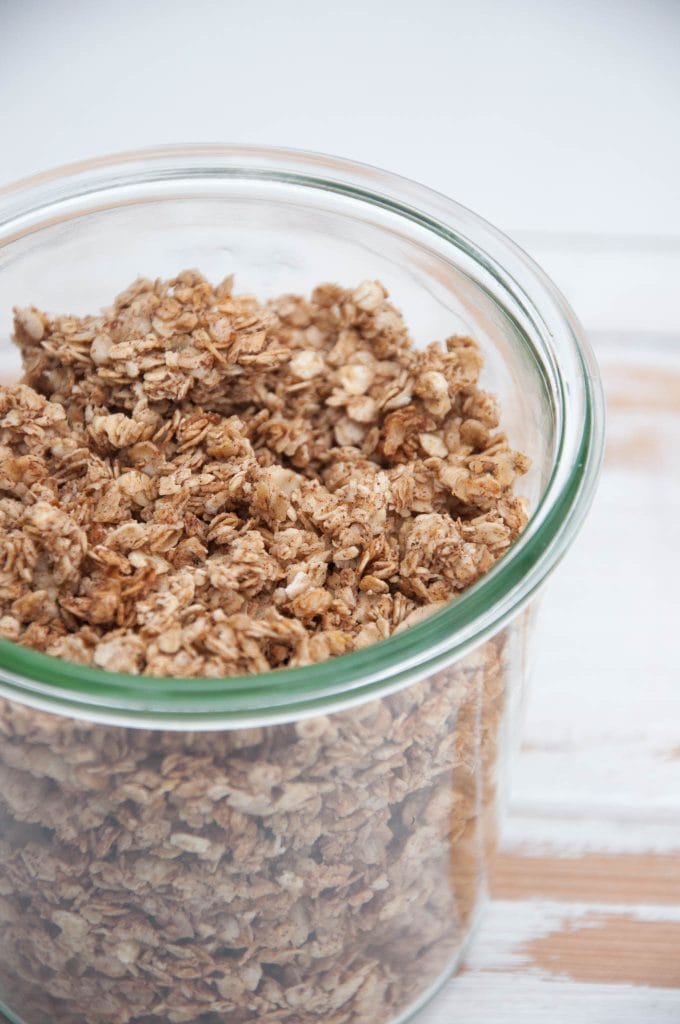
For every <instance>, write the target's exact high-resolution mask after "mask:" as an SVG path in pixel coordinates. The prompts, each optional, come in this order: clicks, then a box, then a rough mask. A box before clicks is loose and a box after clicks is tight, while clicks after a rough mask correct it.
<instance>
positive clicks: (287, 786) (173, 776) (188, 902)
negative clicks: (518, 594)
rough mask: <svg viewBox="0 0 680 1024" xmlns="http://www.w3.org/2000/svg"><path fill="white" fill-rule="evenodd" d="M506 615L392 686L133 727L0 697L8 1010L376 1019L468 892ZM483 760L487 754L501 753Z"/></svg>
mask: <svg viewBox="0 0 680 1024" xmlns="http://www.w3.org/2000/svg"><path fill="white" fill-rule="evenodd" d="M524 639H525V634H524V625H523V622H522V619H519V620H516V622H515V624H513V625H511V626H510V627H508V628H506V630H504V631H503V632H502V633H500V634H498V635H497V636H496V637H494V638H493V639H491V640H489V641H487V642H486V643H485V644H484V645H483V646H481V647H480V648H478V649H477V650H476V651H474V652H473V653H471V654H468V655H467V656H465V657H464V658H463V659H461V660H459V661H458V662H457V663H456V664H455V665H453V666H451V667H449V668H447V669H445V670H443V671H440V672H438V673H436V674H435V675H432V676H431V677H429V678H427V679H425V680H422V681H420V682H418V683H416V684H414V685H411V686H409V687H407V688H406V689H404V690H401V691H400V692H398V693H395V694H392V695H390V696H387V697H384V698H381V699H376V700H372V701H370V702H368V703H364V704H362V705H360V706H358V707H355V708H352V709H350V710H344V711H341V712H337V713H335V714H330V715H327V716H323V717H314V718H308V719H304V720H300V721H298V722H295V723H291V724H286V725H273V726H267V727H262V728H249V729H241V730H235V731H220V732H194V733H191V732H178V731H153V730H147V729H145V730H142V729H128V728H122V727H117V726H109V725H102V724H89V723H84V722H79V721H72V720H69V719H67V718H64V717H60V716H57V715H52V714H48V713H46V712H43V711H36V710H34V709H32V708H29V707H26V706H23V705H20V704H18V703H14V702H9V701H6V700H4V701H2V702H0V993H1V995H2V1001H3V1002H4V1004H5V1006H6V1008H7V1009H9V1010H10V1011H12V1013H13V1014H14V1015H16V1019H18V1020H20V1021H22V1022H24V1024H152V1022H163V1024H182V1022H186V1024H189V1022H191V1024H226V1022H227V1021H228V1022H229V1024H249V1022H251V1021H252V1022H255V1021H257V1022H260V1024H265V1022H266V1024H270V1022H271V1024H274V1022H277V1024H318V1022H323V1024H344V1022H346V1024H349V1022H350V1021H351V1022H352V1024H387V1022H392V1021H396V1020H398V1019H400V1018H401V1017H402V1016H403V1015H405V1014H406V1011H408V1010H409V1009H410V1008H412V1006H413V1005H414V1004H416V1003H417V1002H418V1001H419V999H420V998H421V997H422V995H423V994H424V993H426V992H427V991H428V990H430V989H432V987H433V985H435V984H436V982H437V980H438V979H441V978H443V976H444V975H445V973H446V972H447V971H448V970H450V969H452V968H453V966H454V965H455V964H456V962H457V959H458V956H459V954H460V950H461V947H462V945H463V943H464V941H465V939H466V936H467V935H468V932H469V929H470V926H471V923H472V921H473V919H474V916H475V912H476V910H477V908H478V906H479V903H480V900H481V899H482V897H483V890H484V873H485V864H486V858H487V856H488V853H489V850H490V847H491V845H492V843H493V837H494V833H495V829H494V823H495V817H496V784H497V777H498V775H499V774H501V775H503V774H504V772H505V764H504V756H503V754H502V753H501V748H502V746H503V744H502V742H501V741H502V737H503V735H504V717H505V714H506V711H507V709H508V707H509V706H510V704H511V702H512V694H513V691H516V689H517V687H518V686H519V685H520V684H521V669H522V664H523V651H522V648H523V646H524ZM499 759H500V763H499Z"/></svg>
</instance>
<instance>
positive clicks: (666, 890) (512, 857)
mask: <svg viewBox="0 0 680 1024" xmlns="http://www.w3.org/2000/svg"><path fill="white" fill-rule="evenodd" d="M490 884H491V892H492V894H493V896H494V897H496V898H498V899H505V900H521V899H535V898H539V897H540V898H543V899H551V900H573V901H578V902H590V901H592V902H593V903H622V904H638V903H642V904H660V905H670V906H680V856H674V855H672V854H654V853H644V854H642V853H621V854H607V853H586V854H582V855H581V856H578V857H557V856H536V855H534V856H527V855H523V854H520V853H513V852H508V851H501V852H500V853H499V854H498V856H497V857H496V858H495V860H494V863H493V865H492V869H491V876H490ZM678 939H679V941H678V954H677V955H678V963H679V965H680V936H679V937H678Z"/></svg>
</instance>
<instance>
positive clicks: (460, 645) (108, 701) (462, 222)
mask: <svg viewBox="0 0 680 1024" xmlns="http://www.w3.org/2000/svg"><path fill="white" fill-rule="evenodd" d="M197 179H202V180H225V181H226V180H228V179H231V180H233V179H239V180H246V181H247V180H252V179H258V180H267V181H272V182H277V181H278V182H284V183H286V184H289V185H294V186H299V187H300V188H301V189H304V188H307V189H310V188H311V189H316V190H321V191H326V192H333V193H337V194H339V195H342V196H345V197H347V198H350V199H353V200H358V201H359V202H365V203H369V204H371V205H373V206H380V207H382V208H383V209H384V210H387V211H389V212H390V213H392V214H395V215H396V216H397V217H399V218H405V219H407V220H410V221H412V222H413V223H415V224H417V225H419V226H420V227H421V228H424V229H425V230H426V231H427V232H430V233H432V234H434V235H436V236H438V237H439V239H441V240H443V241H444V242H445V243H447V244H450V245H451V247H452V249H451V252H452V253H457V254H459V255H460V254H463V255H465V256H466V257H467V258H469V259H471V260H472V261H473V262H474V264H475V265H476V266H478V267H480V268H483V270H484V272H485V274H486V275H488V277H489V279H490V280H492V281H493V283H494V288H499V289H500V290H501V291H502V292H503V293H505V294H506V295H507V296H508V297H509V298H511V299H512V301H513V302H514V303H515V304H517V306H518V307H519V308H520V309H521V311H522V314H523V315H524V317H525V318H526V320H527V321H528V322H529V323H531V325H532V327H533V330H534V331H535V332H536V334H537V336H538V337H540V339H541V343H542V348H541V351H540V352H539V351H538V350H537V348H536V345H535V343H534V342H533V341H532V339H531V338H530V336H529V335H528V334H527V333H526V331H524V330H523V329H521V328H518V330H519V334H520V336H521V337H522V339H523V341H524V342H525V344H526V346H527V347H528V350H529V354H530V356H531V358H532V360H533V362H534V363H535V365H536V366H537V368H538V369H539V372H540V373H541V374H542V375H543V377H544V380H545V387H546V392H547V394H548V395H549V398H550V401H551V405H552V412H553V416H554V420H555V435H556V436H555V446H554V459H553V465H552V471H551V474H550V477H549V480H548V482H547V485H546V486H545V488H544V491H543V493H542V495H541V498H540V500H539V501H538V503H537V506H536V508H535V509H534V511H533V512H532V514H531V517H530V520H529V523H528V525H527V526H526V528H525V530H524V531H523V533H522V534H521V536H520V538H519V539H518V540H517V541H516V542H515V544H514V545H513V546H512V547H511V548H510V550H509V551H508V552H507V553H506V554H505V555H504V556H503V557H502V558H501V559H499V561H498V562H497V563H496V564H495V565H494V566H493V568H492V569H491V570H490V571H489V572H488V573H486V574H485V575H484V576H483V577H482V579H481V580H479V581H478V582H477V583H476V584H475V585H474V586H473V587H471V588H470V589H468V590H466V591H464V592H463V593H462V594H461V596H460V597H458V598H457V599H456V600H455V601H453V602H452V603H451V604H449V605H447V606H446V607H445V608H443V609H441V610H440V611H438V612H437V613H435V614H433V615H432V616H430V617H429V618H427V619H425V620H424V621H423V622H421V623H419V624H418V625H415V626H413V627H411V628H410V629H408V630H405V631H404V632H402V633H399V634H397V635H395V636H392V637H390V638H388V639H386V640H383V641H381V642H379V643H376V644H372V645H370V646H369V647H366V648H363V649H361V650H359V651H355V652H353V653H350V654H345V655H342V656H340V657H337V658H333V659H330V660H328V661H324V662H321V663H318V664H315V665H307V666H303V667H300V668H286V669H279V670H276V671H272V672H267V673H262V674H260V675H249V676H230V677H223V678H218V677H215V678H187V679H183V678H165V677H159V676H136V675H127V674H122V673H115V672H108V671H104V670H102V669H97V668H92V667H90V666H84V665H79V664H75V663H71V662H66V661H63V660H61V659H58V658H55V657H52V656H50V655H47V654H42V653H40V652H38V651H34V650H32V649H30V648H26V647H22V646H20V645H18V644H14V643H12V642H10V641H8V640H4V639H0V695H4V696H6V697H8V698H10V699H16V700H20V701H22V702H24V703H27V704H31V705H33V706H36V707H40V708H44V709H45V710H51V711H55V712H59V713H62V714H65V715H69V716H71V717H78V718H84V719H88V720H95V721H107V722H112V723H117V724H121V725H125V724H127V725H138V726H157V727H163V728H216V727H220V728H229V727H241V726H245V725H248V724H266V723H273V722H279V721H281V722H282V721H290V720H294V719H298V718H301V717H303V716H306V715H311V714H318V713H323V712H327V711H330V710H335V709H338V708H341V707H344V706H348V705H351V704H353V703H355V702H358V701H360V700H365V699H367V698H369V697H372V696H379V695H381V694H383V693H387V692H390V691H394V690H396V689H398V688H400V687H401V686H404V685H406V684H408V683H409V682H413V681H415V680H417V679H419V678H422V677H423V676H425V675H427V674H429V673H430V672H432V671H434V670H436V669H438V668H440V667H443V666H444V665H446V664H448V663H450V662H452V661H454V660H457V659H458V658H459V657H461V656H462V655H463V654H464V653H466V652H467V651H468V650H471V649H472V648H474V647H476V646H477V645H478V644H479V643H481V642H482V641H483V640H485V639H487V638H488V637H489V636H491V635H493V634H495V633H496V632H498V630H499V629H501V628H502V627H503V625H505V624H506V623H507V622H508V621H509V620H510V619H512V618H513V617H514V616H515V615H516V614H517V613H518V612H519V611H520V610H521V608H522V607H523V606H524V605H525V604H526V602H527V601H528V600H529V599H530V598H531V597H532V596H533V594H534V593H535V592H536V590H537V589H538V588H539V587H540V586H541V584H542V583H543V582H544V580H545V579H546V577H547V576H548V574H549V573H550V572H551V570H552V569H553V568H554V567H555V565H556V564H557V563H558V561H559V559H560V558H561V556H562V555H563V554H564V552H565V551H566V550H567V548H568V547H569V545H570V544H571V542H572V540H573V538H574V536H575V535H576V533H577V532H578V529H579V527H580V525H581V522H582V520H583V517H584V516H585V514H586V512H587V510H588V508H589V506H590V503H591V501H592V497H593V494H594V490H595V486H596V483H597V478H598V474H599V469H600V464H601V459H602V450H603V437H604V411H603V409H604V403H603V398H602V391H601V385H600V379H599V373H598V370H597V364H596V361H595V358H594V356H593V353H592V351H591V349H590V346H589V344H588V342H587V341H586V339H585V337H584V334H583V331H582V329H581V327H580V325H579V323H578V321H577V320H576V317H575V316H574V314H573V312H572V311H571V309H570V308H569V306H568V304H567V303H566V301H565V299H564V298H563V296H562V295H561V294H560V293H559V291H558V290H557V289H556V287H555V286H554V285H553V284H552V282H551V281H550V280H549V279H548V278H547V277H546V275H545V274H544V273H543V271H542V270H541V269H540V268H539V267H538V266H537V265H536V264H535V263H534V262H533V260H531V258H530V257H529V256H528V255H527V254H526V253H524V252H523V251H522V250H521V249H520V248H519V247H518V246H517V245H516V244H515V243H514V242H512V241H511V240H510V239H509V238H507V237H506V236H505V235H503V234H502V233H501V232H500V231H498V230H497V229H495V228H493V227H492V226H491V225H490V224H488V223H487V222H486V221H484V220H483V219H482V218H480V217H478V216H477V215H476V214H473V213H471V212H470V211H469V210H467V209H466V208H465V207H463V206H461V205H460V204H458V203H456V202H454V201H453V200H450V199H448V198H446V197H445V196H443V195H441V194H439V193H437V192H434V191H432V190H431V189H429V188H427V187H425V186H422V185H419V184H416V183H414V182H411V181H409V180H408V179H405V178H401V177H399V176H397V175H394V174H391V173H389V172H386V171H381V170H378V169H376V168H373V167H370V166H368V165H363V164H358V163H354V162H350V161H345V160H341V159H337V158H335V157H331V156H324V155H320V154H314V153H307V152H301V151H295V150H284V149H271V148H266V147H255V146H228V145H197V146H177V147H175V146H170V147H162V148H155V149H149V150H143V151H137V152H132V153H123V154H116V155H112V156H108V157H100V158H96V159H93V160H90V161H85V162H82V163H78V164H72V165H67V166H65V167H61V168H57V169H56V170H54V171H52V172H47V173H45V174H40V175H36V176H33V177H32V178H29V179H25V180H23V181H20V182H17V183H16V184H13V185H10V186H7V187H5V188H3V189H0V251H1V250H2V247H3V245H4V244H6V241H4V240H3V239H5V240H6V238H7V236H8V235H9V234H10V233H11V232H12V231H13V229H14V228H15V226H17V225H21V233H22V234H27V233H30V231H32V230H40V220H39V218H43V219H44V217H45V215H46V213H47V211H52V210H55V209H58V208H59V207H60V206H64V205H67V206H68V204H69V203H73V202H74V201H77V200H82V198H83V197H85V196H94V195H97V196H99V195H101V196H103V195H106V196H108V197H109V198H110V197H111V196H113V195H116V193H117V191H120V190H125V189H126V188H130V187H131V186H136V185H140V184H142V185H149V184H151V185H152V184H154V183H156V182H157V183H161V182H165V183H167V182H182V181H184V182H186V181H191V180H197ZM140 201H141V200H140ZM88 212H92V211H91V210H83V211H80V212H77V213H76V214H75V216H83V215H86V214H87V213H88ZM36 218H38V219H37V220H36ZM33 222H34V224H35V226H34V227H32V226H31V225H32V223H33ZM13 237H16V235H14V236H13ZM476 283H477V284H478V286H479V282H476ZM482 287H483V285H482ZM492 297H493V299H494V301H495V302H498V299H497V296H496V295H493V296H492ZM503 311H504V313H505V315H506V316H510V317H511V319H512V314H511V313H510V311H509V309H508V308H506V307H503Z"/></svg>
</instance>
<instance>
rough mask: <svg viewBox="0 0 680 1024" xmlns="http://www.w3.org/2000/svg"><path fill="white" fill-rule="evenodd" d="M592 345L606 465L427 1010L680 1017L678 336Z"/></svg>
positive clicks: (546, 604)
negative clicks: (457, 959) (473, 898)
mask: <svg viewBox="0 0 680 1024" xmlns="http://www.w3.org/2000/svg"><path fill="white" fill-rule="evenodd" d="M594 344H595V348H596V351H597V353H598V355H599V358H600V362H601V366H602V371H603V375H604V379H605V387H606V392H607V404H608V417H609V419H608V443H607V452H606V461H605V467H604V472H603V477H602V482H601V485H600V489H599V493H598V496H597V498H596V501H595V505H594V507H593V510H592V513H591V516H590V519H589V521H588V523H587V524H586V526H585V527H584V530H583V533H582V535H581V537H580V538H579V540H578V541H577V542H576V544H575V546H574V549H573V550H572V552H571V553H570V554H569V555H568V556H567V558H566V559H565V560H564V562H563V564H562V566H561V567H560V568H559V569H558V570H557V572H556V574H555V576H554V577H553V580H552V582H551V583H550V584H549V585H548V587H547V589H546V591H545V593H544V596H543V598H542V607H541V612H540V614H539V622H538V627H537V628H538V637H537V644H536V647H537V649H536V658H535V667H534V671H533V678H532V681H531V688H530V692H529V699H528V707H527V716H526V722H525V730H524V742H523V746H522V750H521V753H520V756H519V758H518V761H517V763H516V765H515V770H514V776H513V785H512V788H511V800H510V814H509V819H508V821H507V823H506V827H505V830H504V836H503V839H502V843H501V849H500V851H499V854H498V856H497V859H496V862H495V864H494V867H493V871H492V878H491V892H492V901H491V904H490V907H489V909H488V912H487V913H486V915H485V916H484V918H483V920H482V923H481V926H480V928H479V929H478V931H477V934H476V935H475V936H474V938H473V941H472V943H471V946H470V949H469V952H468V956H467V959H466V962H465V965H464V968H463V970H462V972H461V973H460V974H459V975H458V977H457V978H455V979H453V980H452V981H451V982H449V983H448V985H447V986H446V987H445V989H444V991H443V992H442V993H441V994H440V995H439V996H438V997H437V998H436V999H435V1000H434V1002H433V1003H432V1004H430V1006H429V1007H428V1008H427V1009H426V1010H425V1011H424V1013H423V1014H422V1015H421V1017H419V1018H418V1024H546V1022H548V1021H550V1022H552V1024H680V669H679V666H680V338H678V339H673V338H672V337H669V336H664V335H661V334H655V335H650V336H648V337H646V338H645V337H642V336H640V335H638V334H637V333H636V334H635V335H630V336H628V335H625V334H620V333H618V334H616V335H608V334H599V335H596V336H595V337H594Z"/></svg>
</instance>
